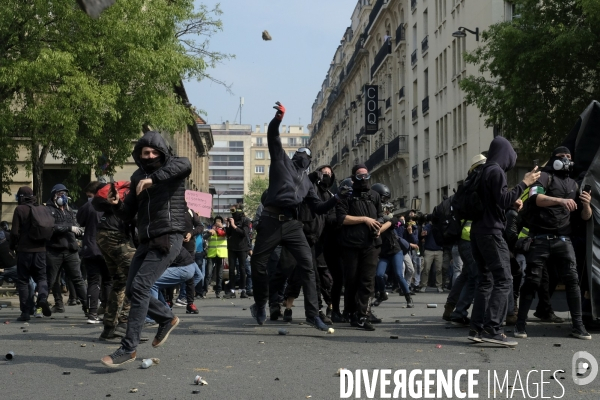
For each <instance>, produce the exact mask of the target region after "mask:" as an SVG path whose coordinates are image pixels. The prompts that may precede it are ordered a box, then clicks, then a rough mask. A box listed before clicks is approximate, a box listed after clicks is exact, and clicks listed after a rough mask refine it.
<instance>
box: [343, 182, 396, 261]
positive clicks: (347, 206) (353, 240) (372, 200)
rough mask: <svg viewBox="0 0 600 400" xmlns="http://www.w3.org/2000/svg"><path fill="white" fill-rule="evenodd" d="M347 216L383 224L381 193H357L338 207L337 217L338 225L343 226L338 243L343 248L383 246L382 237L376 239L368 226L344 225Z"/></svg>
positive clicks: (370, 191)
mask: <svg viewBox="0 0 600 400" xmlns="http://www.w3.org/2000/svg"><path fill="white" fill-rule="evenodd" d="M346 215H350V216H354V217H369V218H373V219H375V220H377V221H379V222H380V223H381V224H383V223H384V220H383V209H382V208H381V196H380V195H379V193H377V192H376V191H374V190H372V189H369V190H368V191H366V192H356V191H355V192H354V193H352V196H350V197H349V198H347V199H344V200H342V201H341V202H340V203H339V204H338V205H337V207H336V216H337V222H338V225H339V226H341V229H340V233H339V235H338V243H339V244H340V245H341V246H344V247H353V248H359V249H366V248H369V247H372V246H381V237H375V235H374V234H373V232H371V231H370V230H369V227H368V226H367V225H366V224H356V225H343V223H344V219H346Z"/></svg>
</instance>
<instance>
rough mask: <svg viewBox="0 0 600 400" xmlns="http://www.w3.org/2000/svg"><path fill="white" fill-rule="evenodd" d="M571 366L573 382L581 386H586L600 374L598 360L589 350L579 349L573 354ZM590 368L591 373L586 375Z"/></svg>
mask: <svg viewBox="0 0 600 400" xmlns="http://www.w3.org/2000/svg"><path fill="white" fill-rule="evenodd" d="M583 360H585V361H583ZM571 367H572V368H571V371H572V372H571V373H572V375H573V382H575V384H576V385H579V386H585V385H588V384H590V383H592V382H593V381H594V379H596V376H597V375H598V361H596V359H595V358H594V356H592V355H591V354H590V353H588V352H587V351H578V352H577V353H575V354H573V360H572V362H571ZM588 370H589V371H590V373H589V375H587V376H585V375H586V373H587V372H588Z"/></svg>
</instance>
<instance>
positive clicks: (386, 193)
mask: <svg viewBox="0 0 600 400" xmlns="http://www.w3.org/2000/svg"><path fill="white" fill-rule="evenodd" d="M371 189H373V190H374V191H376V192H377V193H379V195H380V196H381V198H382V199H383V198H385V199H389V198H390V197H392V194H391V193H390V189H389V188H388V187H387V186H385V185H384V184H383V183H376V184H374V185H373V186H371Z"/></svg>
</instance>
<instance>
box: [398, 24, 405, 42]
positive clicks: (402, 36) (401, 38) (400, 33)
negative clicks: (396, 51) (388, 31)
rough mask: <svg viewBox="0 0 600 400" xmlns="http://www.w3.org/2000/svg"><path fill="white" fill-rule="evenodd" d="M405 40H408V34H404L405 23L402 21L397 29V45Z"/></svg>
mask: <svg viewBox="0 0 600 400" xmlns="http://www.w3.org/2000/svg"><path fill="white" fill-rule="evenodd" d="M404 40H406V35H405V34H404V24H403V23H400V25H398V29H396V45H397V44H398V43H400V42H402V41H404Z"/></svg>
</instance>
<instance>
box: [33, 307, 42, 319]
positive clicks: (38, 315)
mask: <svg viewBox="0 0 600 400" xmlns="http://www.w3.org/2000/svg"><path fill="white" fill-rule="evenodd" d="M33 316H34V317H36V318H44V314H42V308H41V307H38V308H36V309H35V314H33Z"/></svg>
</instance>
